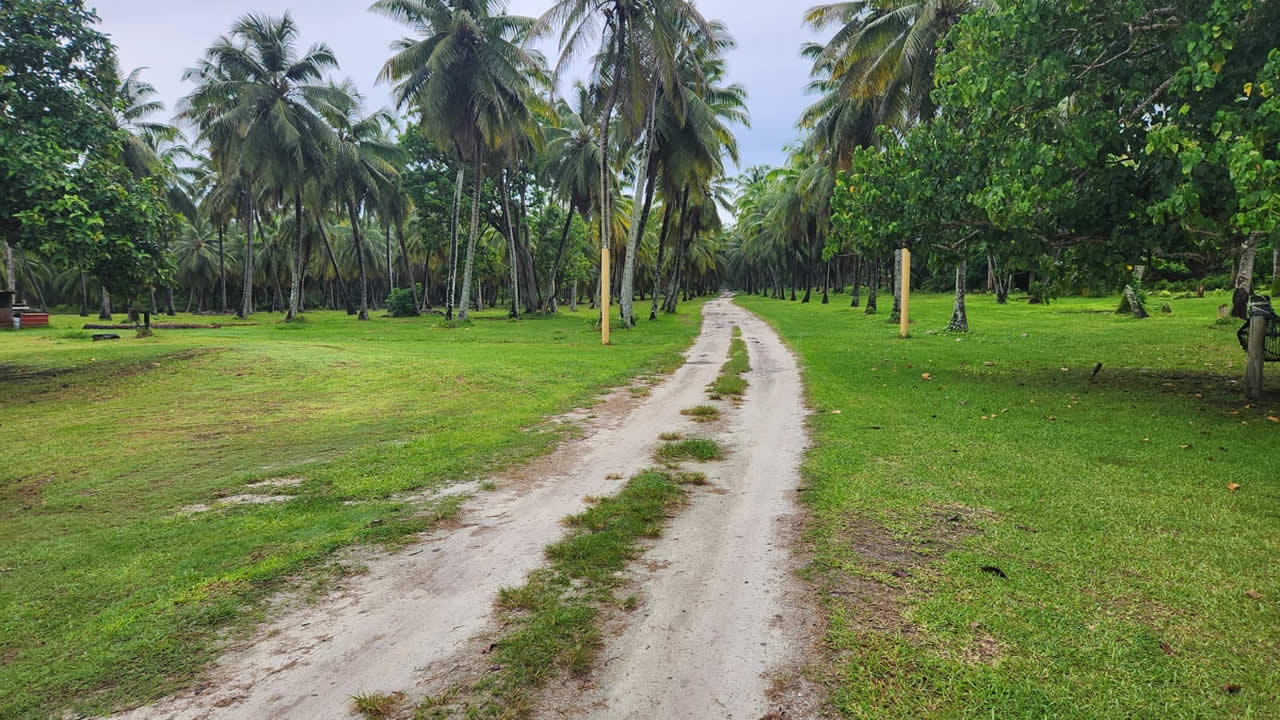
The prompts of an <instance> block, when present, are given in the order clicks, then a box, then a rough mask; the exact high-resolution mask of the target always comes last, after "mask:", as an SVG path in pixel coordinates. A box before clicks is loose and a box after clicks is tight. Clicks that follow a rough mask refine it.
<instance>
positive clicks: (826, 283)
mask: <svg viewBox="0 0 1280 720" xmlns="http://www.w3.org/2000/svg"><path fill="white" fill-rule="evenodd" d="M826 265H827V272H826V276H825V277H824V278H823V279H822V304H823V305H826V304H828V303H830V302H831V297H830V296H829V295H828V291H829V290H830V289H831V261H830V260H828V261H827V262H826Z"/></svg>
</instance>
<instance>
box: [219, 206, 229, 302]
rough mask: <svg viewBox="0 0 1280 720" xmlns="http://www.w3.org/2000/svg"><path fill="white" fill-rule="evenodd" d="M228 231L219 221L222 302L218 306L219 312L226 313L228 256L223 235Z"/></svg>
mask: <svg viewBox="0 0 1280 720" xmlns="http://www.w3.org/2000/svg"><path fill="white" fill-rule="evenodd" d="M225 231H226V226H225V225H223V224H222V223H218V285H219V286H220V287H221V290H222V304H221V305H220V306H219V307H218V312H220V313H222V314H223V315H225V314H226V313H227V256H226V254H225V253H224V251H223V247H222V235H223V233H224V232H225Z"/></svg>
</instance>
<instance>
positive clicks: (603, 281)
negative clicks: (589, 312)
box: [600, 247, 609, 345]
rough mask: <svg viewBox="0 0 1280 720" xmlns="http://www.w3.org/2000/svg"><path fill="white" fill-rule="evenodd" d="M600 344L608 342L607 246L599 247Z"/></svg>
mask: <svg viewBox="0 0 1280 720" xmlns="http://www.w3.org/2000/svg"><path fill="white" fill-rule="evenodd" d="M600 344H601V345H608V344H609V248H607V247H601V248H600Z"/></svg>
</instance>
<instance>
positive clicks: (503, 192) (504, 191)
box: [498, 170, 520, 320]
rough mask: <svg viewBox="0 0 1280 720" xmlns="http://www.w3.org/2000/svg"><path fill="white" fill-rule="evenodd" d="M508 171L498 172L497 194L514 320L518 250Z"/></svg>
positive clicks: (517, 300)
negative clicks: (509, 277) (500, 199)
mask: <svg viewBox="0 0 1280 720" xmlns="http://www.w3.org/2000/svg"><path fill="white" fill-rule="evenodd" d="M507 176H508V171H506V170H503V171H502V172H500V173H498V194H499V195H500V196H501V197H502V215H503V220H504V221H505V222H504V224H505V225H506V226H507V246H508V247H509V248H510V250H509V253H510V257H509V258H507V259H508V262H507V264H508V265H510V266H511V313H510V317H511V318H512V319H514V320H519V319H520V272H519V269H518V266H519V264H520V255H519V253H520V251H519V249H518V248H517V247H516V232H517V230H516V219H515V216H513V215H512V214H511V185H510V184H509V183H508V182H507Z"/></svg>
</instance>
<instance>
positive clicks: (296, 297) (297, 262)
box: [284, 188, 302, 322]
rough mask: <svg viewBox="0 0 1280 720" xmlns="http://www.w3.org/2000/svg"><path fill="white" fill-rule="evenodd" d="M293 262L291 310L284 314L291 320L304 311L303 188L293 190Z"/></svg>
mask: <svg viewBox="0 0 1280 720" xmlns="http://www.w3.org/2000/svg"><path fill="white" fill-rule="evenodd" d="M293 225H294V230H295V232H294V234H293V262H291V263H289V265H290V268H289V269H290V270H291V274H292V275H293V277H291V278H290V279H289V312H288V313H287V314H286V315H285V316H284V320H285V322H289V321H291V320H293V319H294V318H295V317H297V316H298V313H300V312H302V309H301V307H300V306H301V302H302V190H301V189H299V188H295V189H294V191H293Z"/></svg>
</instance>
